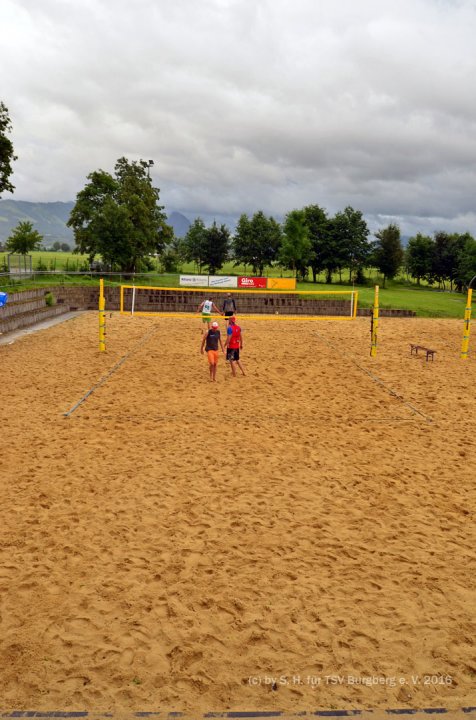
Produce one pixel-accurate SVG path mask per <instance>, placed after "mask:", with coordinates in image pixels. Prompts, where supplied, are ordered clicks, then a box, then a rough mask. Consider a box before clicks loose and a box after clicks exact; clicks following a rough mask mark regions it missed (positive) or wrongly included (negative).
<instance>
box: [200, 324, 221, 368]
mask: <svg viewBox="0 0 476 720" xmlns="http://www.w3.org/2000/svg"><path fill="white" fill-rule="evenodd" d="M218 343H220V347H221V351H222V353H224V352H225V348H224V347H223V343H222V341H221V335H220V330H219V329H218V323H217V322H212V326H211V328H210V330H209V331H208V332H207V334H206V335H204V336H203V339H202V344H201V346H200V352H201V353H202V355H203V353H204V352H205V351H206V353H207V356H208V366H209V368H210V382H216V376H217V366H218Z"/></svg>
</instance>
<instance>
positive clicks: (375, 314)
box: [370, 285, 379, 357]
mask: <svg viewBox="0 0 476 720" xmlns="http://www.w3.org/2000/svg"><path fill="white" fill-rule="evenodd" d="M378 309H379V308H378V285H376V286H375V295H374V306H373V311H372V326H371V336H372V339H371V345H370V356H371V357H376V355H377V340H378Z"/></svg>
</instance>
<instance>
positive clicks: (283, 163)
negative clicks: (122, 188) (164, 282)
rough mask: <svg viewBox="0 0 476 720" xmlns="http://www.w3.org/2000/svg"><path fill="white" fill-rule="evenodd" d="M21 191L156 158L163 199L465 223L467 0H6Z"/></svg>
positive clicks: (473, 32)
mask: <svg viewBox="0 0 476 720" xmlns="http://www.w3.org/2000/svg"><path fill="white" fill-rule="evenodd" d="M0 38H1V42H0V100H2V101H3V102H4V103H5V105H6V106H7V107H8V109H9V114H10V118H11V120H12V123H13V131H12V133H11V135H10V137H11V139H12V141H13V143H14V147H15V152H16V154H17V155H18V161H17V162H16V163H15V164H14V175H13V177H12V181H13V184H14V185H15V186H16V191H15V194H14V195H13V196H11V195H10V194H9V193H4V194H3V196H2V198H3V199H9V198H13V199H16V200H31V201H55V200H74V199H75V196H76V193H77V192H78V191H79V190H81V189H82V188H83V187H84V185H85V183H86V176H87V175H88V173H90V172H92V171H93V170H97V169H99V168H102V169H103V170H108V171H111V172H112V171H113V168H114V164H115V162H116V160H117V159H118V158H119V157H121V156H126V157H127V158H129V159H131V160H133V159H134V160H137V159H140V158H143V159H145V160H149V159H153V160H154V162H155V166H154V169H153V173H152V176H153V179H154V184H155V185H156V186H158V187H160V188H161V200H162V202H163V203H164V204H165V208H166V211H167V212H168V213H170V212H172V211H173V210H176V211H180V212H182V213H184V214H185V215H187V216H188V217H189V218H190V219H193V217H195V216H196V215H201V216H202V217H204V218H205V219H206V220H210V219H213V217H215V216H216V217H217V218H218V219H220V220H223V219H225V218H228V219H229V220H230V222H231V223H232V222H233V218H236V217H237V216H239V215H240V214H241V213H242V212H246V213H248V214H251V213H253V212H255V211H256V210H259V209H262V210H263V211H264V212H265V213H266V214H272V215H274V216H275V217H277V218H278V219H281V218H282V216H283V215H284V214H285V213H286V212H288V211H289V210H292V209H294V208H301V207H303V206H304V205H307V204H310V203H317V204H319V205H321V206H322V207H324V208H326V209H327V211H328V213H329V214H330V215H333V214H334V213H335V212H337V211H338V210H343V209H344V208H345V206H346V205H352V206H353V207H354V208H356V209H359V210H362V211H363V213H364V215H365V217H366V219H367V221H368V223H369V226H370V227H371V229H372V230H376V229H378V228H379V227H384V226H385V225H387V224H388V223H389V222H397V223H399V224H400V227H401V230H402V233H403V234H406V235H410V234H413V233H415V232H417V231H423V232H427V233H432V232H433V231H434V230H438V229H441V230H449V231H460V232H464V231H466V230H468V231H469V232H471V233H472V234H473V235H475V236H476V0H398V1H397V2H396V1H395V0H391V1H390V0H1V8H0Z"/></svg>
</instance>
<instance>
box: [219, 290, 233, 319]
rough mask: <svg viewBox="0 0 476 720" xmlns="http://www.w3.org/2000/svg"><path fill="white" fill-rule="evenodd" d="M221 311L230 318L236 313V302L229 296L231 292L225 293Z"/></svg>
mask: <svg viewBox="0 0 476 720" xmlns="http://www.w3.org/2000/svg"><path fill="white" fill-rule="evenodd" d="M222 313H223V314H224V315H225V317H226V318H231V317H232V316H233V315H234V314H235V313H236V303H235V301H234V299H233V298H232V297H231V293H227V294H226V298H225V299H224V301H223V306H222Z"/></svg>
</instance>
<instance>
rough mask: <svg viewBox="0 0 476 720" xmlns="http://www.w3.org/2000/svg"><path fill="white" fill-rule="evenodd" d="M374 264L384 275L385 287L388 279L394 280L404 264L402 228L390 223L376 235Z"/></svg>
mask: <svg viewBox="0 0 476 720" xmlns="http://www.w3.org/2000/svg"><path fill="white" fill-rule="evenodd" d="M375 237H376V238H377V240H376V242H375V245H374V252H373V262H374V263H375V266H376V268H377V269H378V270H380V272H381V273H382V275H383V287H385V282H386V280H387V279H388V278H390V279H391V278H394V277H395V275H396V274H397V272H398V271H399V269H400V267H401V265H402V262H403V248H402V243H401V240H400V228H399V227H398V225H396V224H395V223H390V225H388V226H387V227H386V228H383V229H382V230H379V231H378V232H376V233H375Z"/></svg>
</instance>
